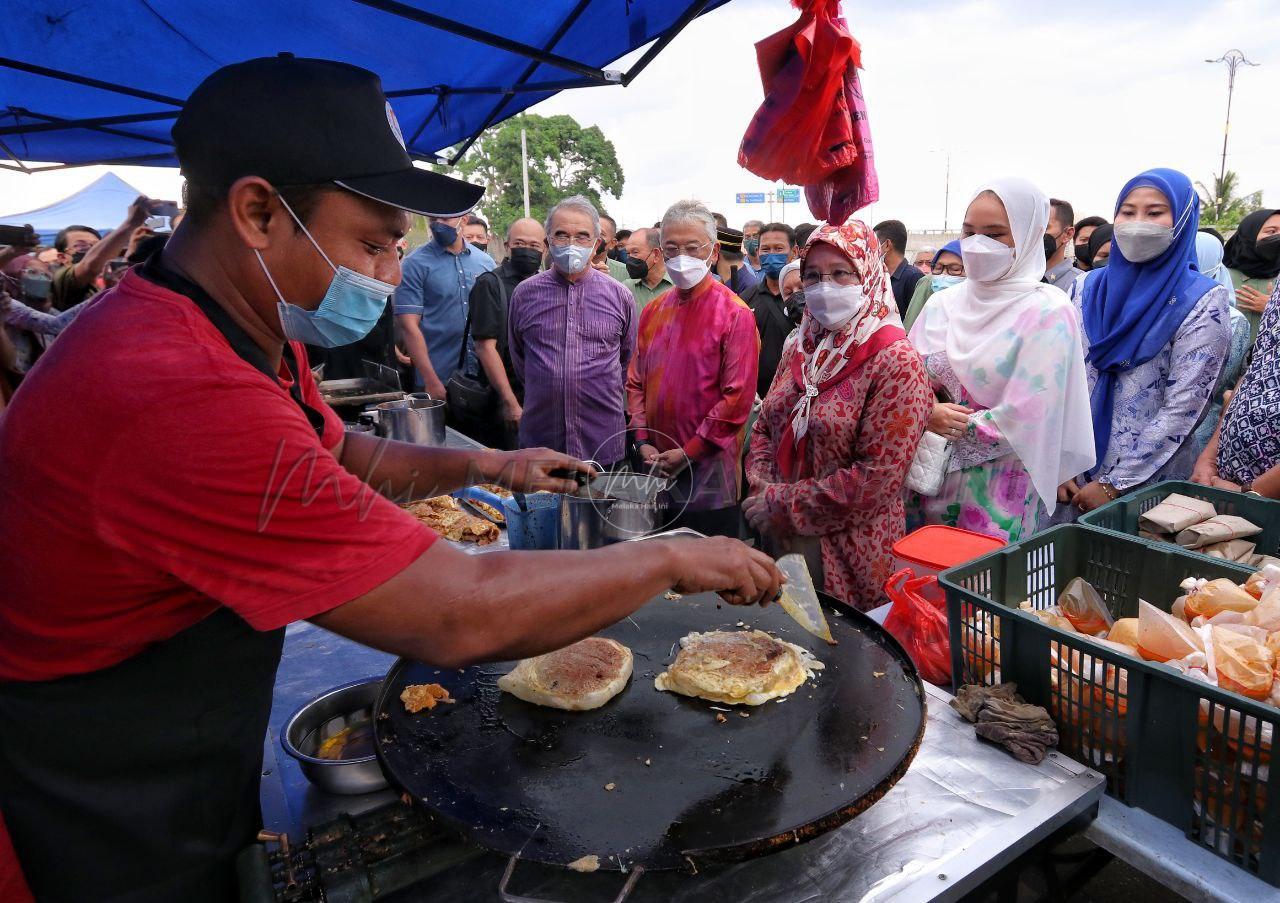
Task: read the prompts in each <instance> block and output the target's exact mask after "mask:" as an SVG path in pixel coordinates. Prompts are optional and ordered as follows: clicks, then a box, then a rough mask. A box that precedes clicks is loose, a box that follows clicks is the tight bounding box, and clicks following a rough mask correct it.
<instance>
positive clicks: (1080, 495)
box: [1073, 480, 1111, 511]
mask: <svg viewBox="0 0 1280 903" xmlns="http://www.w3.org/2000/svg"><path fill="white" fill-rule="evenodd" d="M1073 501H1074V503H1075V506H1076V507H1077V508H1079V509H1080V510H1081V511H1092V510H1093V509H1094V508H1100V507H1102V506H1103V505H1105V504H1107V502H1109V501H1111V496H1110V495H1108V494H1107V490H1105V489H1103V488H1102V481H1101V480H1095V481H1094V482H1092V483H1089V484H1088V485H1087V486H1085V487H1084V488H1083V489H1081V490H1080V491H1079V492H1077V493H1076V497H1075V499H1074V500H1073Z"/></svg>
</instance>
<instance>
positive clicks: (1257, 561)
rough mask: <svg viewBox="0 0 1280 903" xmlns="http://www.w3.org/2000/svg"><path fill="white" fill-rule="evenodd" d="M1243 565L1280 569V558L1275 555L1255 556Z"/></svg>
mask: <svg viewBox="0 0 1280 903" xmlns="http://www.w3.org/2000/svg"><path fill="white" fill-rule="evenodd" d="M1242 563H1243V564H1247V565H1249V566H1250V567H1255V568H1265V567H1274V568H1280V558H1276V557H1275V556H1274V555H1254V556H1253V557H1252V558H1250V559H1249V560H1248V561H1246V562H1242Z"/></svg>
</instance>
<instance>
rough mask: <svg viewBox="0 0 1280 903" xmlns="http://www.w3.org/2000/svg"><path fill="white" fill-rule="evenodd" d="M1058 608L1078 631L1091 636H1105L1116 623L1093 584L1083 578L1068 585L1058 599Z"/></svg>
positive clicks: (1076, 579) (1078, 578)
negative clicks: (1113, 623)
mask: <svg viewBox="0 0 1280 903" xmlns="http://www.w3.org/2000/svg"><path fill="white" fill-rule="evenodd" d="M1058 608H1059V609H1060V610H1061V611H1062V614H1063V616H1064V617H1065V618H1066V619H1067V620H1068V621H1070V622H1071V624H1072V626H1074V627H1075V629H1076V630H1078V631H1079V632H1080V633H1084V634H1088V635H1089V636H1098V635H1100V634H1105V633H1106V632H1107V631H1108V630H1109V629H1110V628H1111V624H1112V622H1114V621H1115V618H1114V617H1112V615H1111V611H1110V609H1108V608H1107V606H1106V603H1105V602H1103V601H1102V597H1101V596H1100V595H1098V591H1097V590H1096V589H1094V588H1093V584H1091V583H1089V582H1088V581H1087V580H1085V579H1084V578H1083V577H1076V578H1075V579H1074V580H1072V581H1071V582H1070V583H1068V584H1067V588H1066V589H1065V590H1063V591H1062V595H1061V596H1059V597H1058Z"/></svg>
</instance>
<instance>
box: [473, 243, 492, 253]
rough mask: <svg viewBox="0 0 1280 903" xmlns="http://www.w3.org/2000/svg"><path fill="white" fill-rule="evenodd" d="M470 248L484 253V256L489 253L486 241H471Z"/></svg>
mask: <svg viewBox="0 0 1280 903" xmlns="http://www.w3.org/2000/svg"><path fill="white" fill-rule="evenodd" d="M471 247H473V248H479V249H480V250H481V251H484V252H485V253H486V254H488V253H489V243H488V242H487V241H473V242H472V243H471Z"/></svg>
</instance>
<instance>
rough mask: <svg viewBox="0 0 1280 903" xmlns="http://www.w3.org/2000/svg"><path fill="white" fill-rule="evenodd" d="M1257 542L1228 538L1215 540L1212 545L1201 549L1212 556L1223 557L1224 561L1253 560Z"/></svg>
mask: <svg viewBox="0 0 1280 903" xmlns="http://www.w3.org/2000/svg"><path fill="white" fill-rule="evenodd" d="M1256 548H1257V544H1255V543H1252V542H1249V540H1247V539H1228V540H1226V541H1225V542H1215V543H1214V544H1213V545H1210V546H1202V547H1201V548H1200V549H1199V551H1200V552H1201V553H1202V554H1205V555H1208V556H1209V557H1210V558H1221V559H1222V560H1223V561H1252V560H1253V550H1254V549H1256Z"/></svg>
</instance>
